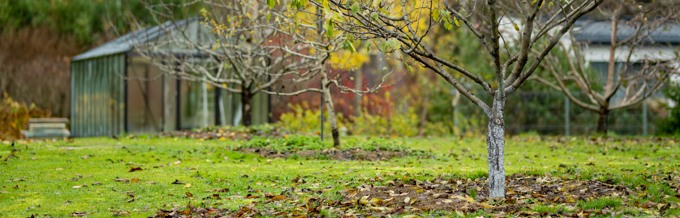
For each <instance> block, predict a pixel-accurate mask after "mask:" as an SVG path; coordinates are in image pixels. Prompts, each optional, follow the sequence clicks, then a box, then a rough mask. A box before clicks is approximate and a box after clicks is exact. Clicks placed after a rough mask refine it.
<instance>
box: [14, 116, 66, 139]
mask: <svg viewBox="0 0 680 218" xmlns="http://www.w3.org/2000/svg"><path fill="white" fill-rule="evenodd" d="M67 123H68V119H66V118H31V119H29V120H28V130H23V131H21V134H23V135H24V137H26V138H66V137H69V136H70V135H71V132H70V131H69V130H68V129H67V128H66V124H67Z"/></svg>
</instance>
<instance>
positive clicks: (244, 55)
mask: <svg viewBox="0 0 680 218" xmlns="http://www.w3.org/2000/svg"><path fill="white" fill-rule="evenodd" d="M186 4H201V5H202V6H203V9H202V10H201V17H200V18H199V19H200V22H201V25H202V28H207V29H209V31H207V32H208V34H206V35H202V36H201V35H200V34H199V36H196V35H191V34H188V33H187V31H183V30H178V27H177V25H173V24H175V23H176V22H177V21H176V20H175V19H173V17H164V16H165V15H167V14H171V13H168V11H171V10H172V8H173V7H177V5H169V4H162V3H161V4H153V5H148V8H149V10H150V11H151V12H152V14H154V15H156V16H157V21H158V22H157V23H162V21H164V20H170V21H173V22H172V23H171V24H169V25H161V26H160V27H162V28H164V29H165V31H167V32H173V33H174V34H176V35H177V37H169V38H167V39H165V40H154V41H152V42H150V43H147V44H146V45H145V46H144V47H143V48H140V49H141V50H142V51H144V52H143V53H144V54H145V55H147V56H148V57H150V58H151V59H152V60H154V64H156V65H157V66H159V67H160V68H161V69H162V70H163V71H164V72H169V73H172V74H174V75H177V76H180V77H181V78H183V79H186V80H194V81H202V82H206V83H210V84H212V85H214V86H216V87H219V88H222V89H224V90H227V91H229V92H231V93H238V94H240V95H241V101H242V102H241V106H242V111H243V124H244V125H246V126H247V125H250V117H251V115H250V114H251V108H252V107H251V100H250V99H252V97H253V96H254V95H255V94H256V93H267V94H274V95H283V96H289V95H298V94H302V93H305V92H318V93H321V94H322V95H323V96H324V102H322V103H323V104H325V105H326V108H327V110H328V114H329V116H328V117H329V121H330V123H331V132H332V134H333V144H334V145H335V146H336V147H338V146H340V139H339V131H338V125H337V116H336V114H335V110H334V105H333V98H332V96H331V92H330V87H331V86H332V85H334V86H336V87H337V88H339V89H340V90H342V91H348V92H354V93H357V94H363V93H370V92H375V91H376V90H377V89H379V88H380V87H381V86H382V84H383V82H384V81H385V79H384V78H385V77H383V80H382V81H381V82H380V83H378V84H376V85H375V86H373V87H370V88H367V89H364V90H355V89H351V88H348V87H345V86H342V85H341V82H340V79H341V78H330V77H329V75H328V73H327V71H326V61H327V60H328V59H329V57H330V54H331V53H333V52H335V51H338V50H339V49H343V48H346V47H347V46H343V44H341V43H346V39H344V38H343V37H344V35H340V34H333V33H332V32H328V31H326V30H327V28H324V25H328V23H327V22H324V18H323V14H322V13H320V10H319V9H318V8H316V7H313V6H311V7H295V9H291V8H288V7H284V6H285V5H284V4H276V2H275V1H265V0H254V1H240V0H214V1H213V0H201V1H188V2H187V3H186ZM345 45H346V44H345ZM352 46H353V45H349V47H351V48H352V49H353V47H352ZM168 48H172V49H168ZM177 51H182V52H183V53H182V54H189V55H177ZM159 57H160V58H159ZM315 79H319V80H321V85H320V87H318V88H317V87H304V86H303V87H301V86H291V85H290V83H298V84H302V83H304V82H307V81H310V80H315ZM278 84H286V85H288V87H296V88H297V89H296V90H290V89H280V88H278V87H280V86H277V85H278Z"/></svg>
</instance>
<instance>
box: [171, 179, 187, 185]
mask: <svg viewBox="0 0 680 218" xmlns="http://www.w3.org/2000/svg"><path fill="white" fill-rule="evenodd" d="M172 184H174V185H181V184H184V183H183V182H181V181H179V180H177V179H175V181H174V182H172Z"/></svg>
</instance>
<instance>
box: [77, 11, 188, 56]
mask: <svg viewBox="0 0 680 218" xmlns="http://www.w3.org/2000/svg"><path fill="white" fill-rule="evenodd" d="M195 21H198V18H191V19H186V20H181V21H176V22H174V21H168V22H165V23H163V24H162V25H159V26H154V27H147V28H144V29H140V30H137V31H134V32H131V33H128V34H126V35H124V36H121V37H119V38H117V39H115V40H113V41H110V42H107V43H104V44H103V45H100V46H99V47H96V48H93V49H90V50H88V51H86V52H85V53H82V54H79V55H77V56H75V57H73V61H78V60H84V59H90V58H95V57H101V56H106V55H111V54H117V53H121V52H127V51H130V50H131V49H132V48H133V47H134V46H135V45H139V44H142V43H147V42H150V41H153V40H156V39H158V38H159V37H161V36H163V35H165V34H168V31H171V30H173V29H176V28H178V27H183V26H186V25H187V24H189V23H191V22H195Z"/></svg>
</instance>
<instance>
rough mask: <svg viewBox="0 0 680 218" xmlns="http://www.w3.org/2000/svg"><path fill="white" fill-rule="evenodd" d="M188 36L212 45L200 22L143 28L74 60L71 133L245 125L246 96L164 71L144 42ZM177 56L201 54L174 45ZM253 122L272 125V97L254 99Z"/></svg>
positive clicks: (72, 67) (99, 133)
mask: <svg viewBox="0 0 680 218" xmlns="http://www.w3.org/2000/svg"><path fill="white" fill-rule="evenodd" d="M177 32H181V33H182V34H183V36H189V37H192V38H195V39H196V41H199V42H204V43H210V41H211V39H213V38H214V37H210V32H209V30H206V29H204V27H203V26H202V25H201V24H200V22H199V20H198V19H189V20H183V21H179V22H173V23H170V22H168V23H165V24H163V25H161V26H155V27H150V28H145V29H141V30H139V31H136V32H132V33H129V34H127V35H124V36H122V37H120V38H118V39H115V40H113V41H110V42H108V43H105V44H103V45H101V46H99V47H96V48H93V49H91V50H89V51H87V52H85V53H82V54H80V55H77V56H75V57H74V58H73V59H72V61H71V102H70V104H71V107H70V108H71V112H70V113H71V122H70V125H71V133H72V136H75V137H86V136H115V135H120V134H124V133H155V132H163V131H174V130H183V129H193V128H200V127H206V126H211V125H238V124H239V123H240V122H241V109H240V108H241V106H240V102H241V101H240V95H239V94H234V93H230V92H227V91H225V90H223V89H220V88H216V87H215V86H212V85H208V84H207V83H204V82H200V81H191V80H183V79H182V78H179V77H177V76H175V75H173V74H172V73H168V72H163V70H161V68H160V67H158V66H157V65H155V64H154V63H153V62H152V60H151V58H153V56H150V55H149V53H144V54H143V52H141V51H140V48H142V47H143V45H144V44H147V43H149V42H152V41H156V40H163V39H164V38H167V37H178V36H177V35H178V33H177ZM163 49H166V51H170V52H172V54H173V55H193V56H195V57H196V60H200V58H201V57H202V56H201V54H196V53H191V52H187V51H186V50H183V49H177V48H173V47H172V45H168V46H167V47H165V48H163ZM252 101H253V105H252V107H253V109H252V110H253V111H252V122H253V124H261V123H266V122H268V121H269V111H270V108H269V96H268V95H265V94H258V95H256V96H255V97H254V98H253V100H252Z"/></svg>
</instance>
